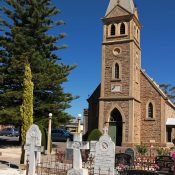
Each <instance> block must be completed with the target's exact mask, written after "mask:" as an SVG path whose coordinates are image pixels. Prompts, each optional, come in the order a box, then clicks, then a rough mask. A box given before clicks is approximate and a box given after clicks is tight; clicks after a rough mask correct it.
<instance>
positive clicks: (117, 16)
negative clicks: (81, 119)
mask: <svg viewBox="0 0 175 175" xmlns="http://www.w3.org/2000/svg"><path fill="white" fill-rule="evenodd" d="M103 24H104V33H103V43H102V74H101V94H100V99H99V101H100V102H99V125H98V127H99V129H102V128H103V127H104V125H107V126H109V133H110V132H111V137H113V136H114V140H115V139H117V138H120V140H121V141H120V142H119V143H118V146H120V145H123V146H129V145H133V144H136V143H139V142H140V68H141V49H140V30H141V24H140V22H139V18H138V13H137V9H136V8H135V5H134V2H133V0H110V2H109V6H108V8H107V11H106V14H105V17H104V18H103ZM114 111H116V112H114ZM119 118H120V119H119ZM112 122H113V124H112V125H115V128H114V129H112V130H111V131H110V125H111V123H112ZM119 123H120V126H118V125H119ZM117 127H118V128H120V135H118V134H117V133H119V131H118V128H117ZM113 132H114V133H113ZM115 132H116V133H115Z"/></svg>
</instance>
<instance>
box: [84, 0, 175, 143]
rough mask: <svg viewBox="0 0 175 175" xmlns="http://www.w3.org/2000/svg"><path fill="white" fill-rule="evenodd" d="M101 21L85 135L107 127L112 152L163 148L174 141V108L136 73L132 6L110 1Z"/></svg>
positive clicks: (138, 53)
mask: <svg viewBox="0 0 175 175" xmlns="http://www.w3.org/2000/svg"><path fill="white" fill-rule="evenodd" d="M102 21H103V24H104V32H103V41H102V71H101V83H100V85H99V86H98V87H97V88H96V90H95V91H94V92H93V93H92V95H91V96H90V97H89V99H88V103H89V107H88V114H87V115H88V116H87V118H88V131H89V132H90V131H91V130H93V129H94V128H98V129H100V130H101V131H102V129H103V127H104V126H107V127H109V134H110V136H111V137H112V139H113V141H114V142H115V144H116V145H117V146H134V145H136V144H140V143H141V142H142V143H144V144H149V145H150V143H151V144H153V145H155V146H156V145H161V146H165V145H167V144H168V143H170V142H171V141H172V138H173V137H175V132H174V129H173V128H174V125H175V105H174V104H173V103H172V102H171V101H170V100H169V99H168V97H167V95H166V94H165V93H164V92H163V91H162V90H161V89H160V87H159V85H158V84H157V83H156V82H155V81H153V79H152V78H150V77H149V75H147V73H146V72H145V71H144V70H143V69H142V67H141V48H140V31H141V28H142V26H141V24H140V21H139V16H138V10H137V8H136V7H135V5H134V2H133V0H110V2H109V6H108V8H107V11H106V14H105V16H104V18H103V19H102Z"/></svg>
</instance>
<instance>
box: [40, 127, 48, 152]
mask: <svg viewBox="0 0 175 175" xmlns="http://www.w3.org/2000/svg"><path fill="white" fill-rule="evenodd" d="M38 127H39V129H40V131H41V135H42V136H41V146H43V147H44V150H43V151H44V152H45V150H47V131H46V129H45V128H44V127H43V126H42V125H41V124H39V125H38Z"/></svg>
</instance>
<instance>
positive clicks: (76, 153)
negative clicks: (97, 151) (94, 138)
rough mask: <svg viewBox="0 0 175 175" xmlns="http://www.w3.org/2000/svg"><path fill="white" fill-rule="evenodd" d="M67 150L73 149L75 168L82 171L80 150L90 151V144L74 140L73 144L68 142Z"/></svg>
mask: <svg viewBox="0 0 175 175" xmlns="http://www.w3.org/2000/svg"><path fill="white" fill-rule="evenodd" d="M67 148H68V149H73V168H74V169H82V157H81V152H80V150H83V149H84V150H86V149H89V143H88V142H82V141H81V139H74V141H73V142H70V141H68V142H67Z"/></svg>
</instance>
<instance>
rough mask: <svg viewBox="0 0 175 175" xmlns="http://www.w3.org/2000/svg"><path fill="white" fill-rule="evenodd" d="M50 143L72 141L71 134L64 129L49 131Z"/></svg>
mask: <svg viewBox="0 0 175 175" xmlns="http://www.w3.org/2000/svg"><path fill="white" fill-rule="evenodd" d="M51 138H52V141H67V139H70V140H73V134H72V133H70V132H69V131H67V130H66V129H60V128H57V129H52V131H51Z"/></svg>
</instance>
